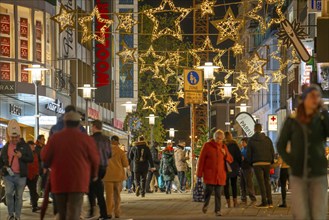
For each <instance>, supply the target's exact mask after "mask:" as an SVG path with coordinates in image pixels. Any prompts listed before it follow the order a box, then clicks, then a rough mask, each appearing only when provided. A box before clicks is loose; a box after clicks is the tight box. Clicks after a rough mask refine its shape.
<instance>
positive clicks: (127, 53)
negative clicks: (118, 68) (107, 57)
mask: <svg viewBox="0 0 329 220" xmlns="http://www.w3.org/2000/svg"><path fill="white" fill-rule="evenodd" d="M121 44H122V50H121V51H119V52H117V53H116V54H117V55H118V56H119V57H120V59H121V60H122V62H123V63H127V62H133V63H134V62H136V58H135V52H136V51H137V48H129V47H128V46H127V44H126V42H125V41H122V43H121Z"/></svg>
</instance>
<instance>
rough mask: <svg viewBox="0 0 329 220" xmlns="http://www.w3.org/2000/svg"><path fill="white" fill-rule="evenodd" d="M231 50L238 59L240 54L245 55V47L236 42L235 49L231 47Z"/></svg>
mask: <svg viewBox="0 0 329 220" xmlns="http://www.w3.org/2000/svg"><path fill="white" fill-rule="evenodd" d="M231 50H232V51H233V55H234V56H235V57H236V56H237V55H239V54H243V50H244V46H243V45H242V44H239V43H237V42H235V44H234V45H233V47H231Z"/></svg>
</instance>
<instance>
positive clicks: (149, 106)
mask: <svg viewBox="0 0 329 220" xmlns="http://www.w3.org/2000/svg"><path fill="white" fill-rule="evenodd" d="M142 99H143V108H142V109H143V110H151V111H152V112H153V113H156V109H157V107H158V105H160V104H161V101H160V100H159V99H157V97H156V95H155V92H154V91H153V92H152V93H151V95H149V96H142Z"/></svg>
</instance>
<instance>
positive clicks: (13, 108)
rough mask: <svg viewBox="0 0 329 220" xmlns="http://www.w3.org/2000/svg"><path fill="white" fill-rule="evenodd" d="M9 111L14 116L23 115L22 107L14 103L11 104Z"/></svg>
mask: <svg viewBox="0 0 329 220" xmlns="http://www.w3.org/2000/svg"><path fill="white" fill-rule="evenodd" d="M9 113H10V114H11V115H14V116H21V115H22V107H20V106H18V105H14V104H9Z"/></svg>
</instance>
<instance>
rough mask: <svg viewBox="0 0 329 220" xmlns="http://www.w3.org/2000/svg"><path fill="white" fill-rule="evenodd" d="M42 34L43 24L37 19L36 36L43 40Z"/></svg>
mask: <svg viewBox="0 0 329 220" xmlns="http://www.w3.org/2000/svg"><path fill="white" fill-rule="evenodd" d="M41 36H42V24H41V21H38V20H36V22H35V38H36V39H37V40H40V41H41Z"/></svg>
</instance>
